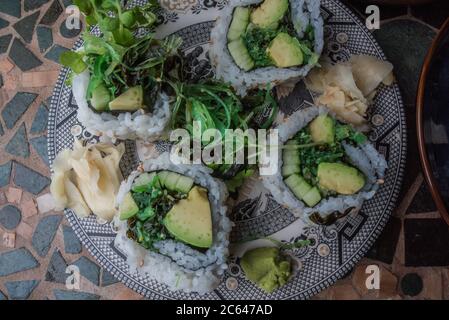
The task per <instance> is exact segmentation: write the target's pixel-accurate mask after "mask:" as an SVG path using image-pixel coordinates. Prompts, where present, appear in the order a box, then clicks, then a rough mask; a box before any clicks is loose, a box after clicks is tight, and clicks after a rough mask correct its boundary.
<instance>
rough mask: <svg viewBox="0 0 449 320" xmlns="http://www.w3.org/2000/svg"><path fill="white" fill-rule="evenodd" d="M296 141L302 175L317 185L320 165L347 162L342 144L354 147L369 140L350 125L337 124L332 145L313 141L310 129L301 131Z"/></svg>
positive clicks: (296, 136) (306, 128)
mask: <svg viewBox="0 0 449 320" xmlns="http://www.w3.org/2000/svg"><path fill="white" fill-rule="evenodd" d="M294 139H296V141H297V142H298V146H297V148H298V150H299V157H300V159H301V165H300V167H301V174H302V176H303V177H304V179H306V180H307V181H308V182H309V183H311V184H312V185H317V182H318V181H317V178H316V176H317V171H318V165H319V164H320V163H322V162H345V161H346V160H347V159H346V154H345V150H344V148H343V145H342V142H343V141H345V142H346V143H351V144H354V145H358V144H362V143H364V142H365V141H366V140H367V138H366V136H365V135H364V134H363V133H360V132H357V131H356V130H354V129H353V128H352V127H351V126H350V125H345V124H341V123H339V122H337V123H336V124H335V140H334V143H331V144H317V143H314V142H313V140H312V136H311V135H310V130H309V127H305V128H304V129H302V130H301V131H299V132H298V133H297V134H296V135H295V137H294Z"/></svg>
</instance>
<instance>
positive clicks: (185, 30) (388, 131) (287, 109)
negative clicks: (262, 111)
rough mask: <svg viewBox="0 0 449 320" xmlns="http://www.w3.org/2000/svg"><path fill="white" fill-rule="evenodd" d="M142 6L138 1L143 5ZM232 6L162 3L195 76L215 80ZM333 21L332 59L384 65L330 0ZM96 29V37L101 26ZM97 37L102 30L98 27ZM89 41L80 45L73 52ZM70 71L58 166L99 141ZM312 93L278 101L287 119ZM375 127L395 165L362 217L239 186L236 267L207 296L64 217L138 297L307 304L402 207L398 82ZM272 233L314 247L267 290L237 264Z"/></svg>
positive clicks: (56, 134)
mask: <svg viewBox="0 0 449 320" xmlns="http://www.w3.org/2000/svg"><path fill="white" fill-rule="evenodd" d="M140 2H144V1H142V0H141V1H137V3H140ZM226 2H227V0H162V1H161V3H162V5H163V6H165V8H166V10H164V11H162V12H161V19H162V21H163V23H162V25H161V26H160V27H159V28H158V30H157V32H158V35H159V36H160V37H164V36H166V35H169V34H173V33H176V34H178V35H180V36H181V37H182V38H183V40H184V42H183V47H182V50H183V52H184V54H185V55H186V56H187V57H188V60H189V62H190V65H189V67H188V72H189V73H190V75H191V78H192V79H201V78H207V77H211V76H213V71H212V70H211V66H210V63H209V60H208V55H207V52H208V41H209V34H210V30H211V28H212V26H213V24H214V20H215V18H216V17H217V16H218V15H219V14H220V10H222V9H223V8H224V7H225V6H226ZM321 10H322V16H323V19H324V21H325V38H326V44H325V52H324V54H325V55H328V57H329V58H330V59H331V60H332V61H333V62H338V61H345V60H347V59H348V58H349V57H350V55H352V54H368V55H373V56H376V57H379V58H381V59H385V57H384V54H383V53H382V50H381V48H380V47H379V46H378V44H377V43H376V41H375V40H374V38H373V36H372V35H371V34H370V32H369V31H368V30H367V29H366V28H365V26H364V23H363V22H362V21H361V20H359V18H358V17H356V16H355V15H354V14H353V13H352V12H351V11H350V10H349V9H348V8H347V7H345V6H344V5H343V4H341V3H340V2H339V1H337V0H323V1H322V7H321ZM94 32H96V31H95V30H94ZM97 32H98V31H97ZM81 44H82V42H81V40H80V41H78V42H77V43H76V44H75V49H76V48H78V47H79V46H80V45H81ZM67 75H68V70H67V69H65V68H64V69H62V71H61V74H60V76H59V79H58V82H57V83H56V87H55V90H54V94H53V97H52V101H51V110H50V116H49V125H48V128H49V133H48V148H49V150H48V151H49V157H50V159H51V160H53V159H54V158H55V155H56V154H57V153H58V152H59V151H61V150H62V149H64V148H69V147H71V146H72V144H73V138H74V137H76V138H83V139H96V138H95V137H92V136H91V135H90V134H89V133H88V132H87V131H85V130H84V129H83V127H82V126H81V125H80V124H79V123H78V122H77V119H76V109H77V106H76V102H75V101H74V98H73V95H72V93H71V88H70V87H68V86H67V85H65V80H66V78H67ZM312 101H313V97H312V95H311V94H310V93H309V92H308V91H307V90H306V89H305V87H304V84H303V83H302V82H300V83H298V84H297V85H296V87H295V88H294V90H293V92H291V93H290V95H288V96H287V97H284V98H282V99H280V101H279V103H280V106H281V111H282V113H283V114H284V115H285V116H288V115H289V114H291V113H292V112H293V111H295V110H297V109H299V108H303V107H305V106H306V105H308V104H310V103H312ZM370 119H371V122H372V123H373V129H372V131H371V132H370V135H369V138H370V139H371V141H372V142H373V143H374V144H375V146H376V147H377V149H378V150H379V151H380V152H381V153H382V154H383V155H385V158H386V159H387V161H388V164H389V168H388V170H387V174H386V177H385V183H384V184H383V185H382V187H381V188H380V190H379V191H378V192H377V193H376V196H375V197H374V198H373V199H371V200H370V201H367V202H365V204H364V206H363V208H362V209H361V211H360V212H358V213H357V214H350V215H349V216H346V217H345V218H342V219H339V220H337V222H336V223H334V224H333V225H331V226H309V225H306V224H304V222H303V221H302V220H298V219H296V218H295V217H294V216H293V215H292V214H291V213H290V212H289V211H288V210H286V209H284V208H283V207H282V206H281V205H280V204H278V203H276V202H275V201H274V200H273V198H272V197H271V196H270V194H268V193H267V191H266V190H264V188H263V187H262V185H261V182H260V181H259V180H258V179H257V177H253V178H250V179H249V180H248V181H247V182H246V183H245V185H244V186H243V187H242V188H241V189H240V192H239V195H238V198H237V199H235V201H234V202H235V205H234V207H233V209H232V210H231V212H230V215H231V218H232V219H233V221H234V222H235V227H234V229H233V231H232V234H231V242H232V245H231V253H232V256H231V258H230V260H229V269H228V271H227V273H226V274H225V276H224V278H223V281H222V282H221V284H220V286H219V287H218V288H217V289H216V290H214V291H213V292H210V293H209V294H207V295H204V296H198V295H196V294H186V293H183V292H171V291H170V290H168V288H167V287H166V286H165V285H162V284H160V283H158V282H156V281H153V280H150V279H147V278H144V277H141V276H137V275H135V274H131V273H130V272H129V268H128V266H127V264H126V262H125V253H124V252H120V251H119V250H118V249H117V248H115V247H114V237H115V233H114V231H113V229H112V228H111V225H110V224H108V223H104V222H101V221H97V219H96V218H95V217H93V216H91V217H89V218H86V219H79V218H78V217H76V215H75V214H74V213H73V212H72V211H70V210H66V211H65V214H66V216H67V218H68V220H69V221H70V223H71V225H72V227H73V229H74V231H75V233H76V234H77V235H78V237H79V238H80V239H81V241H82V243H83V244H84V245H85V246H86V247H87V249H88V250H89V251H90V252H91V254H92V255H93V256H94V257H96V259H97V260H98V261H99V263H100V264H101V265H102V266H103V267H104V268H106V269H107V270H108V271H110V272H111V273H112V274H113V275H114V276H115V277H116V278H117V279H119V280H121V281H122V282H123V283H125V284H126V285H127V286H129V287H130V288H132V289H134V290H135V291H137V292H138V293H140V294H142V295H144V296H146V297H148V298H152V299H199V298H207V299H305V298H308V297H311V296H313V295H314V294H317V293H318V292H320V291H321V290H323V289H324V288H326V287H328V286H330V285H331V284H333V283H334V282H335V281H337V280H338V279H339V278H341V277H343V276H344V275H345V274H346V273H347V272H348V271H350V270H351V268H352V267H353V266H354V265H355V263H356V262H357V261H358V260H360V259H361V258H362V257H363V256H364V255H365V253H366V252H367V251H368V249H369V248H370V247H371V245H372V244H373V242H374V241H375V240H376V238H377V237H378V235H379V234H380V233H381V231H382V229H383V228H384V226H385V224H386V222H387V221H388V219H389V217H390V214H391V212H392V210H393V208H394V206H395V203H396V199H397V196H398V192H399V190H400V186H401V180H402V175H403V169H404V164H405V155H406V127H405V118H404V110H403V106H402V101H401V96H400V93H399V89H398V87H397V85H393V86H391V87H380V90H379V93H378V96H377V98H376V100H375V105H374V107H373V108H372V112H371V115H370ZM126 146H127V152H126V154H125V156H124V159H123V161H122V163H121V169H122V171H123V174H124V175H125V176H126V175H127V174H128V173H129V172H130V171H132V170H133V169H134V168H135V167H136V165H137V163H138V161H139V159H138V156H137V153H136V146H135V143H134V142H132V141H127V142H126ZM267 236H270V237H272V238H276V239H278V240H285V241H291V240H294V239H298V238H299V239H301V238H309V239H311V240H312V243H311V245H310V246H307V247H303V248H300V249H295V251H294V252H293V253H292V254H293V255H294V256H295V260H296V262H297V263H296V266H297V270H296V273H295V276H294V278H293V279H292V280H291V281H289V282H288V284H287V285H285V286H283V287H282V288H281V289H279V290H277V291H275V292H274V293H272V294H267V293H265V292H263V291H262V290H260V289H258V288H257V287H256V286H255V285H254V284H252V283H251V282H249V281H248V280H246V279H245V277H244V275H243V273H242V271H241V268H240V266H239V256H241V254H242V253H243V252H244V251H245V250H246V249H248V248H250V247H256V246H258V243H259V241H261V240H254V239H261V238H265V237H267Z"/></svg>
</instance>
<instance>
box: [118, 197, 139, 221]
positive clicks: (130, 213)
mask: <svg viewBox="0 0 449 320" xmlns="http://www.w3.org/2000/svg"><path fill="white" fill-rule="evenodd" d="M138 212H139V207H138V206H137V204H136V202H135V201H134V199H133V196H132V195H131V192H128V193H127V194H126V195H125V197H124V198H123V201H122V203H121V204H120V205H119V213H120V220H127V219H129V218H131V217H134V216H135V215H136V214H137V213H138Z"/></svg>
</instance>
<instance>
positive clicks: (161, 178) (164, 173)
mask: <svg viewBox="0 0 449 320" xmlns="http://www.w3.org/2000/svg"><path fill="white" fill-rule="evenodd" d="M168 174H169V172H168V171H161V172H158V173H157V176H158V177H159V182H160V183H161V187H165V181H166V180H167V176H168Z"/></svg>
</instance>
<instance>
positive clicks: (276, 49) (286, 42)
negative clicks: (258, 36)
mask: <svg viewBox="0 0 449 320" xmlns="http://www.w3.org/2000/svg"><path fill="white" fill-rule="evenodd" d="M267 53H268V56H269V57H270V58H271V60H273V62H274V64H275V65H276V67H278V68H289V67H294V66H299V65H302V63H303V62H304V55H303V53H302V50H301V46H300V44H299V41H298V39H296V38H294V37H291V36H290V35H288V34H287V33H285V32H281V33H279V34H278V35H277V36H276V37H275V38H274V39H273V41H271V43H270V46H269V47H268V48H267Z"/></svg>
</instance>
